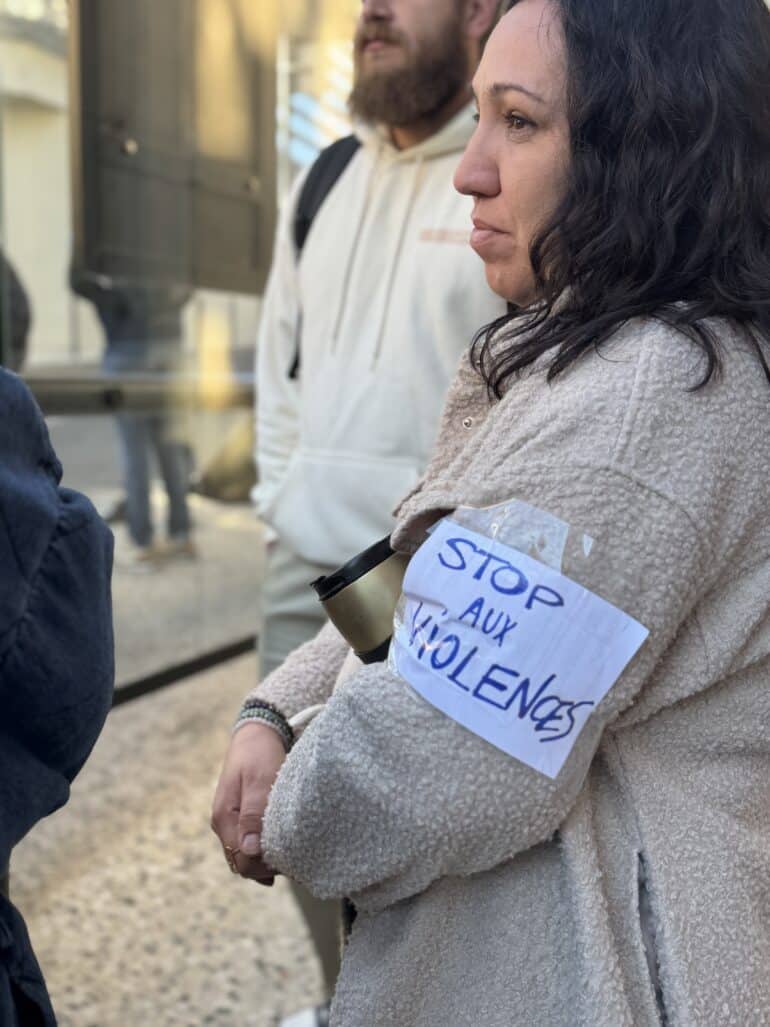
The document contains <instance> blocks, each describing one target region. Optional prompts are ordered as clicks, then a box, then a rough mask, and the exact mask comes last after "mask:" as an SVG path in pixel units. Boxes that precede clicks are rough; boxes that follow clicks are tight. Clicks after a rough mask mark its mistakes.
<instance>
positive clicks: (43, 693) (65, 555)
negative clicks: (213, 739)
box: [0, 369, 114, 1027]
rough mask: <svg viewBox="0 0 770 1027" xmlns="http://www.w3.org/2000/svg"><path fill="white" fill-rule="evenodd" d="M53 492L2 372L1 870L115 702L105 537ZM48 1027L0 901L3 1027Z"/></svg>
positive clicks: (61, 798)
mask: <svg viewBox="0 0 770 1027" xmlns="http://www.w3.org/2000/svg"><path fill="white" fill-rule="evenodd" d="M60 480H61V465H60V464H59V461H58V459H57V458H56V454H55V453H54V451H53V449H52V447H51V443H50V441H49V438H48V431H47V429H46V426H45V423H44V421H43V418H42V416H41V414H40V411H39V410H38V408H37V406H36V404H35V402H34V400H33V399H32V397H31V395H30V393H29V391H28V389H27V388H26V386H25V385H24V384H23V383H22V381H21V380H20V379H19V378H17V377H16V376H15V375H12V374H10V373H8V372H7V371H4V370H2V369H0V869H2V868H3V867H4V866H6V865H7V863H8V860H9V857H10V854H11V849H12V848H13V846H14V845H16V843H17V842H18V841H20V839H22V838H23V837H24V835H25V834H26V833H27V832H28V831H29V830H30V828H31V827H33V826H34V824H36V823H37V821H38V820H40V819H41V818H42V817H45V816H47V815H48V814H49V813H52V812H53V811H54V810H56V809H58V808H59V807H60V806H62V805H63V804H64V803H65V802H66V801H67V798H68V797H69V786H70V782H71V781H72V779H73V778H74V777H75V775H76V774H77V772H78V771H79V770H80V768H81V767H82V765H83V763H84V762H85V760H86V758H87V756H88V754H89V752H90V751H91V748H92V746H93V744H94V742H95V741H96V738H97V736H98V734H99V731H100V730H101V727H102V725H103V723H104V720H105V717H106V716H107V712H108V710H109V708H110V703H111V700H112V687H113V680H114V657H113V642H112V611H111V603H110V573H111V569H112V536H111V534H110V532H109V530H108V529H107V528H106V526H105V525H104V523H103V521H102V520H101V518H100V517H99V516H98V515H97V513H96V511H95V510H94V508H93V506H92V505H91V503H90V502H89V501H88V500H87V499H86V498H85V497H84V496H81V495H79V494H78V493H76V492H72V491H71V490H69V489H65V488H61V487H60V486H59V482H60ZM25 996H27V997H25ZM30 1001H31V1002H32V1003H33V1005H30V1004H29V1003H30ZM35 1004H36V1005H37V1006H38V1008H39V1010H40V1015H39V1016H38V1017H37V1018H36V1019H33V1018H32V1016H33V1013H32V1009H33V1008H34V1005H35ZM54 1022H55V1021H54V1018H53V1013H52V1012H51V1010H50V1005H48V1000H47V996H46V994H45V987H44V985H43V982H42V978H41V977H40V975H39V971H38V970H37V964H36V962H35V959H34V956H33V954H32V951H31V948H30V946H29V940H28V938H27V935H26V931H25V929H24V926H23V923H21V919H20V917H19V916H18V913H17V912H16V911H15V910H14V908H13V906H11V904H10V903H7V902H5V901H4V900H2V899H0V1025H1V1027H15V1025H16V1024H20V1025H22V1027H26V1025H27V1024H40V1025H41V1027H47V1025H49V1024H53V1023H54Z"/></svg>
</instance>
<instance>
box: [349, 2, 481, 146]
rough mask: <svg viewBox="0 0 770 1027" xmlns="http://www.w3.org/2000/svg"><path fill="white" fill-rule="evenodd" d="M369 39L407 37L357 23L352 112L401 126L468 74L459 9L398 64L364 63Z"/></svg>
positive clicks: (446, 97)
mask: <svg viewBox="0 0 770 1027" xmlns="http://www.w3.org/2000/svg"><path fill="white" fill-rule="evenodd" d="M371 39H382V40H384V41H385V42H393V43H398V44H400V45H401V46H403V47H404V49H405V50H406V47H407V46H408V43H407V42H406V41H405V40H404V38H403V36H402V35H401V34H400V33H394V32H393V31H392V30H390V29H389V28H388V26H387V25H383V24H379V23H377V22H374V23H372V24H369V25H364V27H363V28H361V29H359V31H358V33H357V35H356V39H355V68H356V73H355V81H354V84H353V91H352V92H351V94H350V97H349V99H348V106H349V108H350V113H351V114H352V115H353V117H354V118H359V119H360V120H361V121H366V122H370V123H381V124H385V125H392V126H394V127H397V128H398V127H400V126H404V125H413V124H415V123H416V122H418V121H421V120H422V119H423V118H426V117H430V115H432V114H434V113H435V112H436V111H439V110H440V109H441V108H442V107H443V106H445V104H447V103H448V102H449V101H450V100H452V99H453V98H454V97H455V96H456V95H457V94H458V93H459V92H460V90H461V89H463V88H465V87H467V85H468V81H469V78H470V68H469V67H468V56H467V51H466V48H465V39H464V37H463V33H462V21H461V12H458V14H457V17H456V18H452V19H450V21H449V22H448V23H447V25H446V26H445V28H444V30H443V32H442V33H441V35H440V36H439V37H438V38H436V39H433V40H431V41H430V42H427V43H426V42H424V43H421V44H420V45H419V48H418V49H417V50H416V52H413V53H412V54H411V55H410V56H409V57H408V59H407V60H406V61H405V63H404V64H402V65H401V66H400V67H395V68H387V69H385V70H382V71H379V70H377V69H376V68H375V69H374V70H366V69H365V68H364V65H363V62H364V55H363V47H364V46H365V45H366V43H367V42H369V41H370V40H371Z"/></svg>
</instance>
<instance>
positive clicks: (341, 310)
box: [331, 147, 381, 353]
mask: <svg viewBox="0 0 770 1027" xmlns="http://www.w3.org/2000/svg"><path fill="white" fill-rule="evenodd" d="M380 149H381V147H380ZM379 166H380V153H379V152H378V153H377V157H376V159H375V160H374V162H373V163H372V170H371V172H370V173H369V177H368V179H367V181H366V189H365V191H364V202H363V203H362V204H361V206H360V208H359V211H358V224H357V225H356V230H355V234H354V236H353V245H352V246H351V248H350V252H349V253H348V262H347V265H346V267H345V274H344V276H343V278H342V289H341V290H340V300H339V306H338V307H337V314H336V316H335V318H334V331H333V332H332V347H331V348H332V353H334V351H335V350H336V348H337V342H338V340H339V335H340V329H341V327H342V318H343V316H344V314H345V308H346V306H347V302H348V293H349V291H350V277H351V275H352V273H353V263H354V261H355V259H356V255H357V254H358V247H359V245H360V243H361V234H362V232H363V228H364V221H365V220H366V214H367V211H368V209H369V198H370V197H371V195H372V186H373V184H374V179H375V177H376V175H377V173H378V169H379Z"/></svg>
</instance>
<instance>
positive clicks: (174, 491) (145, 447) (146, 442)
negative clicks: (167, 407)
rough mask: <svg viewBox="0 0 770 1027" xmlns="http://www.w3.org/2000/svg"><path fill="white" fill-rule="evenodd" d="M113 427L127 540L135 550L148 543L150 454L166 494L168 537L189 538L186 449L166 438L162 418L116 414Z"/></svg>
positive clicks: (149, 530)
mask: <svg viewBox="0 0 770 1027" xmlns="http://www.w3.org/2000/svg"><path fill="white" fill-rule="evenodd" d="M117 427H118V433H119V435H120V441H121V444H122V447H123V476H124V482H125V488H126V519H127V521H128V530H129V533H130V535H131V538H132V539H133V541H134V542H135V544H136V545H138V546H148V545H150V543H151V542H152V536H153V527H152V519H151V517H150V452H151V451H152V452H154V453H155V456H156V458H157V461H158V466H159V467H160V473H161V477H162V478H163V483H164V485H165V486H166V492H167V493H168V534H169V536H170V537H171V538H184V537H185V536H187V535H189V534H190V514H189V511H188V508H187V477H188V472H189V466H188V464H189V457H188V450H187V446H186V445H185V444H184V443H182V442H179V441H178V440H176V439H173V438H170V437H169V434H168V423H167V418H166V416H165V415H164V414H118V415H117Z"/></svg>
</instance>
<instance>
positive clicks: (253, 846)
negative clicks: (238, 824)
mask: <svg viewBox="0 0 770 1027" xmlns="http://www.w3.org/2000/svg"><path fill="white" fill-rule="evenodd" d="M241 852H245V853H246V855H247V856H256V854H257V853H258V852H259V838H258V836H257V835H255V834H247V835H245V836H244V839H243V841H242V842H241Z"/></svg>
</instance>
